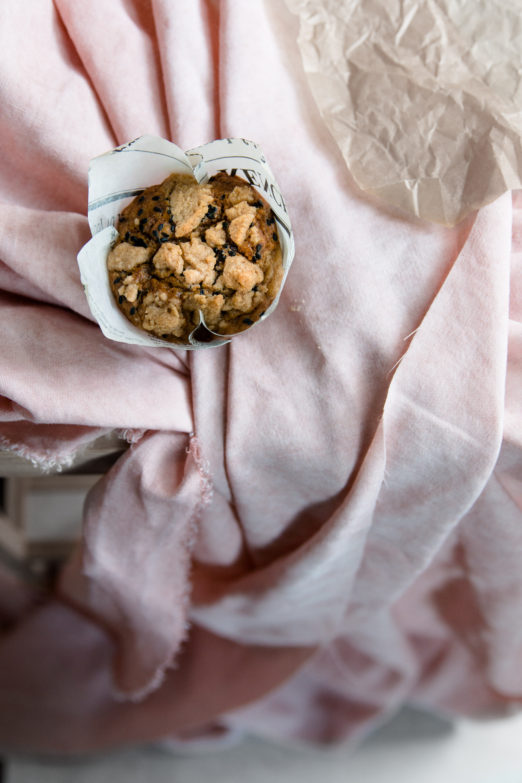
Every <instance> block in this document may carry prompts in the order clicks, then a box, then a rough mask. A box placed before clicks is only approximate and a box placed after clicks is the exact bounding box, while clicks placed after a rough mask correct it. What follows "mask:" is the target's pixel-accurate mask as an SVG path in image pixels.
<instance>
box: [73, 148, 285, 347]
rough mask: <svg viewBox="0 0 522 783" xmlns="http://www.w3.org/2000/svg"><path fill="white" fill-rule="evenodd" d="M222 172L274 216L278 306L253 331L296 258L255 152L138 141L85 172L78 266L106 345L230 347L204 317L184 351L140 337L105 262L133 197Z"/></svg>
mask: <svg viewBox="0 0 522 783" xmlns="http://www.w3.org/2000/svg"><path fill="white" fill-rule="evenodd" d="M219 171H224V172H226V173H227V174H235V175H236V176H238V177H241V178H242V179H244V180H245V181H246V182H248V183H249V184H250V185H252V186H253V187H254V188H255V189H256V190H257V191H258V192H259V194H260V195H261V196H263V198H264V199H265V200H266V201H267V202H268V203H269V204H270V207H271V208H272V211H273V213H274V216H275V219H276V224H277V233H278V236H279V242H280V245H281V250H282V254H283V270H284V274H283V281H282V283H281V288H280V289H279V293H278V294H277V297H276V299H275V300H274V301H273V302H272V304H271V305H270V307H268V308H267V310H266V312H265V313H264V314H263V315H262V316H261V318H260V319H259V320H258V321H256V322H254V324H253V325H252V326H255V325H256V324H257V323H259V322H260V321H263V320H264V319H265V318H267V317H268V316H269V315H270V313H271V312H272V311H273V310H274V308H275V307H276V305H277V302H278V300H279V296H280V294H281V291H282V289H283V286H284V283H285V280H286V275H287V274H288V270H289V268H290V264H291V263H292V260H293V257H294V238H293V235H292V229H291V226H290V220H289V217H288V213H287V211H286V205H285V202H284V200H283V197H282V195H281V192H280V190H279V187H278V185H277V182H276V181H275V179H274V175H273V174H272V171H271V169H270V166H269V165H268V163H267V161H266V158H265V156H264V155H263V153H262V151H261V149H260V148H259V146H258V145H257V144H256V143H255V142H253V141H248V140H247V139H219V140H218V141H212V142H210V143H209V144H204V145H203V146H202V147H196V148H195V149H193V150H189V151H188V152H183V150H181V149H180V148H179V147H177V146H176V145H175V144H172V142H170V141H166V140H165V139H160V138H157V137H155V136H140V138H138V139H136V140H135V141H131V142H130V143H129V144H124V145H123V146H121V147H117V148H116V149H114V150H111V152H107V153H105V154H104V155H100V156H99V157H98V158H94V159H93V160H92V161H91V164H90V166H89V207H88V218H89V226H90V229H91V233H92V239H90V240H89V242H87V244H86V245H84V247H83V248H82V249H81V250H80V252H79V254H78V265H79V267H80V274H81V280H82V283H83V286H84V289H85V295H86V297H87V301H88V303H89V307H90V309H91V312H92V314H93V316H94V317H95V319H96V321H97V322H98V324H99V325H100V328H101V330H102V332H103V334H104V335H105V336H106V337H108V338H109V339H111V340H116V341H118V342H122V343H132V344H134V345H145V346H149V347H153V346H158V347H159V346H161V347H162V348H165V347H167V348H174V349H176V348H177V349H180V348H181V349H192V350H193V349H197V348H208V347H215V346H219V345H223V344H224V343H227V342H229V340H230V337H231V336H233V335H226V336H223V335H219V334H216V333H215V332H211V331H210V330H209V329H208V328H207V327H206V325H205V322H204V320H203V317H202V314H201V313H200V324H199V326H197V327H195V328H194V330H193V331H192V333H191V334H190V335H189V342H188V343H186V344H181V343H176V344H174V343H171V342H168V341H167V340H162V339H161V338H159V337H155V336H154V335H149V334H147V332H145V331H143V330H141V329H138V328H137V327H135V326H134V325H133V324H131V323H130V321H128V320H127V319H126V318H125V316H124V315H123V313H122V312H121V310H120V309H119V308H118V306H117V304H116V302H115V301H114V297H113V294H112V291H111V289H110V285H109V275H108V273H107V255H108V253H109V251H110V249H111V246H112V244H113V242H114V241H115V239H116V237H117V236H118V232H117V231H116V229H115V225H116V223H117V222H118V218H119V215H120V213H121V211H122V210H123V209H124V207H126V206H127V204H129V203H130V202H131V201H132V200H133V198H134V197H135V196H137V195H139V194H140V193H141V192H142V190H144V189H145V188H147V187H150V186H151V185H158V184H159V183H160V182H162V181H163V180H164V179H166V177H168V176H169V174H172V173H174V172H177V173H180V174H187V173H189V174H190V173H192V174H193V175H194V177H195V178H196V179H197V181H198V182H199V183H205V182H207V181H208V179H209V178H210V177H212V176H213V175H214V174H217V173H218V172H219ZM249 328H252V327H249ZM244 331H247V330H244Z"/></svg>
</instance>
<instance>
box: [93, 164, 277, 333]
mask: <svg viewBox="0 0 522 783" xmlns="http://www.w3.org/2000/svg"><path fill="white" fill-rule="evenodd" d="M117 228H118V233H119V236H118V239H117V241H116V243H115V245H114V247H113V248H112V250H111V251H110V253H109V256H108V259H107V268H108V272H109V279H110V283H111V288H112V290H113V294H114V296H115V299H116V301H117V303H118V306H119V307H120V309H121V310H122V311H123V313H124V314H125V315H126V317H127V318H128V319H129V320H130V321H131V322H132V323H133V324H135V325H136V326H138V327H139V328H141V329H145V330H146V331H148V332H150V333H151V334H154V335H156V336H158V337H162V338H163V339H166V340H170V341H171V342H181V343H183V342H187V339H188V335H189V334H190V332H191V331H193V329H194V328H195V327H197V326H198V325H199V323H200V313H201V314H202V315H203V318H204V321H205V323H206V325H207V326H208V328H209V329H211V330H212V331H214V332H216V333H218V334H223V335H226V334H234V333H236V332H240V331H242V330H244V329H247V328H248V327H249V326H250V325H252V324H253V323H255V322H256V321H257V320H259V318H260V317H261V316H262V315H263V313H264V312H265V310H266V309H267V307H268V306H269V305H270V304H271V302H272V301H273V300H274V298H275V296H276V295H277V292H278V290H279V288H280V285H281V280H282V276H283V268H282V254H281V248H280V245H279V239H278V236H277V233H276V231H275V219H274V216H273V213H272V211H271V209H270V207H269V205H268V204H267V202H266V201H265V200H264V199H262V198H261V196H260V195H259V194H258V193H257V191H255V190H254V188H253V187H251V186H250V185H248V184H247V183H245V182H244V181H243V180H242V179H240V178H239V177H233V176H229V175H227V174H217V175H216V176H215V177H212V178H211V180H210V181H209V182H208V183H206V184H204V185H199V184H198V183H197V181H196V180H195V179H194V178H192V177H190V176H187V175H180V174H173V175H171V176H170V177H168V178H167V179H166V180H165V181H164V182H162V183H161V184H160V185H155V186H153V187H150V188H147V189H146V190H144V191H143V192H142V193H141V194H140V195H139V196H137V197H136V198H135V199H134V200H133V201H132V202H131V203H130V204H129V205H128V206H127V207H126V208H125V209H124V210H123V212H122V214H121V215H120V220H119V223H118V226H117Z"/></svg>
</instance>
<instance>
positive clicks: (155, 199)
mask: <svg viewBox="0 0 522 783" xmlns="http://www.w3.org/2000/svg"><path fill="white" fill-rule="evenodd" d="M152 200H153V201H159V200H160V197H159V196H153V197H152Z"/></svg>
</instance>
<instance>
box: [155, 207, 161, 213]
mask: <svg viewBox="0 0 522 783" xmlns="http://www.w3.org/2000/svg"><path fill="white" fill-rule="evenodd" d="M154 212H163V210H162V208H161V207H154Z"/></svg>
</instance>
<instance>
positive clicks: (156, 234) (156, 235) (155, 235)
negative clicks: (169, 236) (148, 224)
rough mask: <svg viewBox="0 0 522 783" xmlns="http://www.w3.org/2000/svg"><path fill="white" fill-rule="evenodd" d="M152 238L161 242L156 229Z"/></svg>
mask: <svg viewBox="0 0 522 783" xmlns="http://www.w3.org/2000/svg"><path fill="white" fill-rule="evenodd" d="M152 236H153V237H154V239H157V240H158V242H159V234H158V232H157V231H156V229H154V231H153V232H152Z"/></svg>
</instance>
